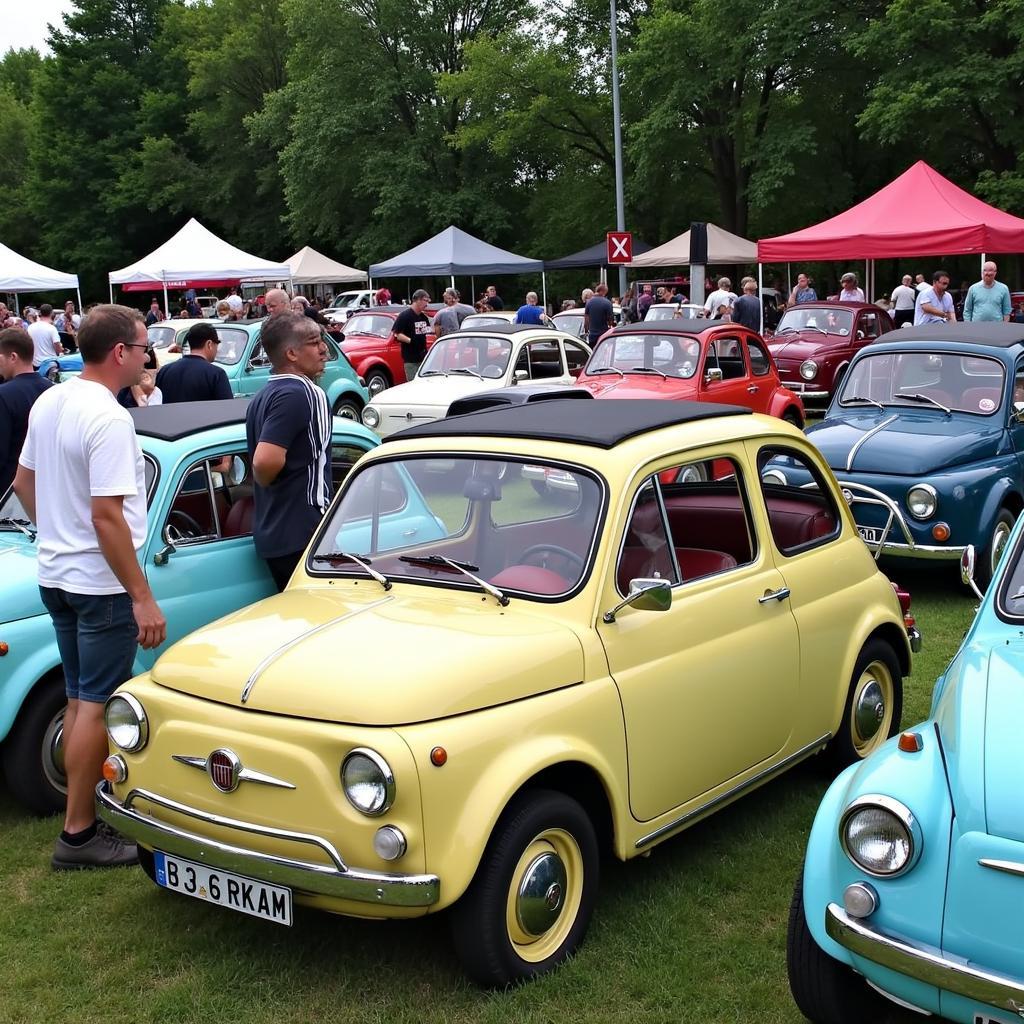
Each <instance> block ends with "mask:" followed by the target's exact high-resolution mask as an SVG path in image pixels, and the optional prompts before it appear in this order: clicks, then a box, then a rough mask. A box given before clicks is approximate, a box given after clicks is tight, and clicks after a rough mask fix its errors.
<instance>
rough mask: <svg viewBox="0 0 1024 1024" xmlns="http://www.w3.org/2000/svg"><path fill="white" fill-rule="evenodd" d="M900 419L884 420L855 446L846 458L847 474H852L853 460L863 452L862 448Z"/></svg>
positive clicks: (893, 417) (897, 416) (892, 417)
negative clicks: (858, 453)
mask: <svg viewBox="0 0 1024 1024" xmlns="http://www.w3.org/2000/svg"><path fill="white" fill-rule="evenodd" d="M898 419H899V415H894V416H890V417H889V418H888V419H887V420H882V422H881V423H879V424H878V425H877V426H874V427H872V428H871V429H870V430H869V431H868V432H867V433H866V434H865V435H864V436H863V437H862V438H861V439H860V440H859V441H857V442H856V443H855V444H854V446H853V447H852V448H851V449H850V454H849V455H847V456H846V472H847V473H850V472H852V471H853V459H854V456H855V455H856V454H857V452H859V451H860V450H861V448H862V447H863V446H864V445H865V444H867V442H868V441H870V440H871V438H873V437H874V436H875V434H878V433H881V432H882V431H883V430H885V428H886V427H887V426H889V424H890V423H894V422H895V421H896V420H898Z"/></svg>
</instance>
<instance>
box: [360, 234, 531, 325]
mask: <svg viewBox="0 0 1024 1024" xmlns="http://www.w3.org/2000/svg"><path fill="white" fill-rule="evenodd" d="M537 271H540V274H541V285H542V289H543V292H544V305H545V307H546V306H547V303H548V295H547V291H548V286H547V279H546V277H545V276H544V262H543V261H542V260H531V259H529V258H528V257H526V256H519V255H517V254H516V253H514V252H509V251H508V250H507V249H499V248H498V247H497V246H496V245H491V244H490V243H489V242H485V241H483V240H482V239H479V238H476V237H475V236H474V235H471V234H469V232H467V231H463V230H462V229H461V228H457V227H455V226H454V225H452V226H451V227H447V228H445V229H444V230H443V231H439V232H438V233H437V234H436V235H434V237H433V238H428V239H427V240H426V241H425V242H421V243H420V244H419V245H414V246H413V247H412V248H411V249H407V250H406V251H405V252H403V253H400V254H399V255H398V256H393V257H392V258H391V259H389V260H385V261H384V262H383V263H373V264H371V265H370V290H371V291H372V290H373V279H374V278H375V277H377V278H380V277H449V278H450V279H451V283H452V287H453V288H454V287H455V275H456V274H463V275H467V274H468V275H469V276H470V277H471V278H472V277H474V276H475V275H476V274H529V273H536V272H537Z"/></svg>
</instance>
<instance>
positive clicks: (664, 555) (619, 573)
mask: <svg viewBox="0 0 1024 1024" xmlns="http://www.w3.org/2000/svg"><path fill="white" fill-rule="evenodd" d="M655 578H656V579H664V580H668V581H669V582H670V583H672V584H673V585H675V584H676V583H678V582H679V570H678V568H677V566H676V559H675V552H674V551H673V549H672V544H671V542H670V541H669V535H668V526H667V524H666V522H665V509H664V507H663V505H662V500H661V492H660V490H659V488H658V481H657V478H656V477H650V478H648V479H647V480H645V481H644V483H643V484H642V485H641V486H640V488H639V490H638V491H637V493H636V497H635V498H634V499H633V507H632V509H631V510H630V514H629V521H628V523H627V525H626V531H625V533H624V534H623V537H622V548H621V550H620V552H619V561H618V566H617V567H616V570H615V583H616V586H617V587H618V590H619V593H621V594H622V595H623V596H625V595H626V594H628V593H629V584H630V580H635V579H655Z"/></svg>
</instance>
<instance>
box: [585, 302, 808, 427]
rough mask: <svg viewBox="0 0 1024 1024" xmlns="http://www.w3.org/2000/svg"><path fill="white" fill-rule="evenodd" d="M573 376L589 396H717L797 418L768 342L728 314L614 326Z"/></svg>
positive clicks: (800, 415)
mask: <svg viewBox="0 0 1024 1024" xmlns="http://www.w3.org/2000/svg"><path fill="white" fill-rule="evenodd" d="M576 383H577V385H578V386H580V387H585V388H588V389H589V390H590V391H591V392H592V393H593V395H594V397H595V398H668V399H680V398H684V399H687V400H688V401H699V402H722V403H723V404H726V405H743V406H746V407H747V408H749V409H753V410H754V412H760V413H765V414H767V415H770V416H778V417H780V418H781V419H784V420H788V421H789V422H790V423H792V424H794V425H795V426H798V427H802V426H803V424H804V407H803V402H801V400H800V397H799V396H798V395H796V394H794V393H793V392H792V391H790V390H789V389H788V388H785V387H783V386H782V384H781V382H780V381H779V374H778V371H777V370H776V368H775V363H774V362H773V360H772V357H771V354H770V353H769V351H768V346H767V344H766V343H765V342H764V341H763V340H762V339H761V338H760V336H759V335H757V334H755V333H754V332H753V331H751V330H748V329H747V328H746V327H743V326H741V325H740V324H735V323H730V322H728V321H726V322H723V321H719V320H713V321H707V320H654V321H649V322H645V323H640V324H628V325H624V326H622V327H616V328H615V329H614V330H613V331H609V332H608V334H606V335H605V336H604V337H603V338H602V339H601V340H600V341H599V342H598V343H597V347H596V348H595V349H594V353H593V355H592V356H591V357H590V359H589V360H588V361H587V365H586V366H585V367H584V368H583V373H582V374H581V375H580V377H579V378H578V380H577V381H576Z"/></svg>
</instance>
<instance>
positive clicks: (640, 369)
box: [629, 366, 668, 380]
mask: <svg viewBox="0 0 1024 1024" xmlns="http://www.w3.org/2000/svg"><path fill="white" fill-rule="evenodd" d="M629 372H630V373H656V374H657V375H658V376H659V377H664V378H665V380H668V374H667V373H662V371H661V370H659V369H657V368H656V367H653V366H631V367H630V368H629Z"/></svg>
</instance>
